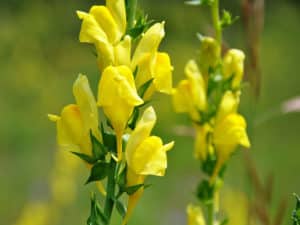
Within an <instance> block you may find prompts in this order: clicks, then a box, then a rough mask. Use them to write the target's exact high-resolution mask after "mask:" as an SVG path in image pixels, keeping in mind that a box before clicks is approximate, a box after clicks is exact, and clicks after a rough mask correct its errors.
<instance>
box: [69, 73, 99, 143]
mask: <svg viewBox="0 0 300 225" xmlns="http://www.w3.org/2000/svg"><path fill="white" fill-rule="evenodd" d="M73 94H74V97H75V99H76V102H77V105H78V106H79V109H80V113H81V116H82V120H83V125H84V132H85V133H89V132H90V130H92V132H93V135H95V136H96V137H97V138H98V140H99V141H100V140H101V134H100V131H99V122H98V116H99V115H98V108H97V104H96V100H95V97H94V95H93V93H92V90H91V88H90V85H89V82H88V79H87V77H86V76H85V75H81V74H80V75H79V76H78V78H77V79H76V81H75V82H74V85H73Z"/></svg>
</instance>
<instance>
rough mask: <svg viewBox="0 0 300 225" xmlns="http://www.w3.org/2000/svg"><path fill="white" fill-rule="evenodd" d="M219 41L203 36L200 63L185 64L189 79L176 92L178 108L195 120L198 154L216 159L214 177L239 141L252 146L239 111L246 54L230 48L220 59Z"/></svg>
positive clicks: (203, 160)
mask: <svg viewBox="0 0 300 225" xmlns="http://www.w3.org/2000/svg"><path fill="white" fill-rule="evenodd" d="M217 45H218V44H217V42H216V41H215V40H214V39H212V38H210V37H203V39H202V43H201V48H200V56H202V57H200V59H199V66H198V65H197V62H196V61H195V60H190V61H189V62H188V63H187V65H186V67H185V75H186V77H187V79H185V80H182V81H180V82H179V84H178V86H177V88H176V89H175V90H174V92H173V103H174V108H175V110H176V112H182V113H188V114H189V116H190V118H191V119H192V121H193V124H194V127H195V131H196V141H195V157H196V158H197V159H199V160H201V162H203V163H205V162H206V161H208V160H210V159H211V158H216V160H217V162H216V165H215V166H214V171H213V175H212V177H211V179H212V180H213V179H215V178H216V176H217V175H218V173H219V172H220V169H221V167H222V166H223V165H224V163H225V162H226V161H227V160H228V158H229V156H230V155H231V154H232V153H233V152H234V151H235V150H236V148H237V146H238V145H241V146H244V147H249V146H250V143H249V140H248V136H247V133H246V121H245V119H244V117H243V116H242V115H240V114H239V113H238V112H237V109H238V105H239V101H240V93H241V91H240V85H241V80H242V77H243V65H244V64H243V63H244V58H245V55H244V53H243V52H242V51H240V50H237V49H230V50H228V51H227V52H226V54H225V56H224V57H223V58H222V59H221V58H220V47H217ZM204 55H206V58H204Z"/></svg>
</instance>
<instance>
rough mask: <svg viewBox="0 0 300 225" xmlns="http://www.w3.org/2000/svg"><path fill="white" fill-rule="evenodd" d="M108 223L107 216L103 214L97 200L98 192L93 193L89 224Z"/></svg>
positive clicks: (103, 224)
mask: <svg viewBox="0 0 300 225" xmlns="http://www.w3.org/2000/svg"><path fill="white" fill-rule="evenodd" d="M106 224H107V218H106V217H105V215H104V214H103V212H102V210H101V208H100V206H99V204H98V202H97V199H96V194H95V193H92V196H91V212H90V216H89V218H88V219H87V225H106Z"/></svg>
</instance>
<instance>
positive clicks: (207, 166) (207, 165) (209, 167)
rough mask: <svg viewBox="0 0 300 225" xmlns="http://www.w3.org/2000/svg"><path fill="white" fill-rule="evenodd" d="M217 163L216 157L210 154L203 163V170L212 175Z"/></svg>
mask: <svg viewBox="0 0 300 225" xmlns="http://www.w3.org/2000/svg"><path fill="white" fill-rule="evenodd" d="M216 163H217V159H216V157H215V156H212V155H208V157H207V158H206V160H205V161H204V162H203V163H202V165H201V168H202V171H203V172H205V173H206V174H207V175H208V176H212V174H213V172H214V168H215V166H216Z"/></svg>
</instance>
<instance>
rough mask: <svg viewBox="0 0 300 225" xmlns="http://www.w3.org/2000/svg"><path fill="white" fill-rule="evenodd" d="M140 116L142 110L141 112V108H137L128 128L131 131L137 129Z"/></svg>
mask: <svg viewBox="0 0 300 225" xmlns="http://www.w3.org/2000/svg"><path fill="white" fill-rule="evenodd" d="M139 115H140V110H139V108H137V107H135V108H134V110H133V113H132V115H131V117H130V119H129V121H128V127H129V128H130V129H132V130H133V129H134V128H135V126H136V123H137V120H138V118H139Z"/></svg>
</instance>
